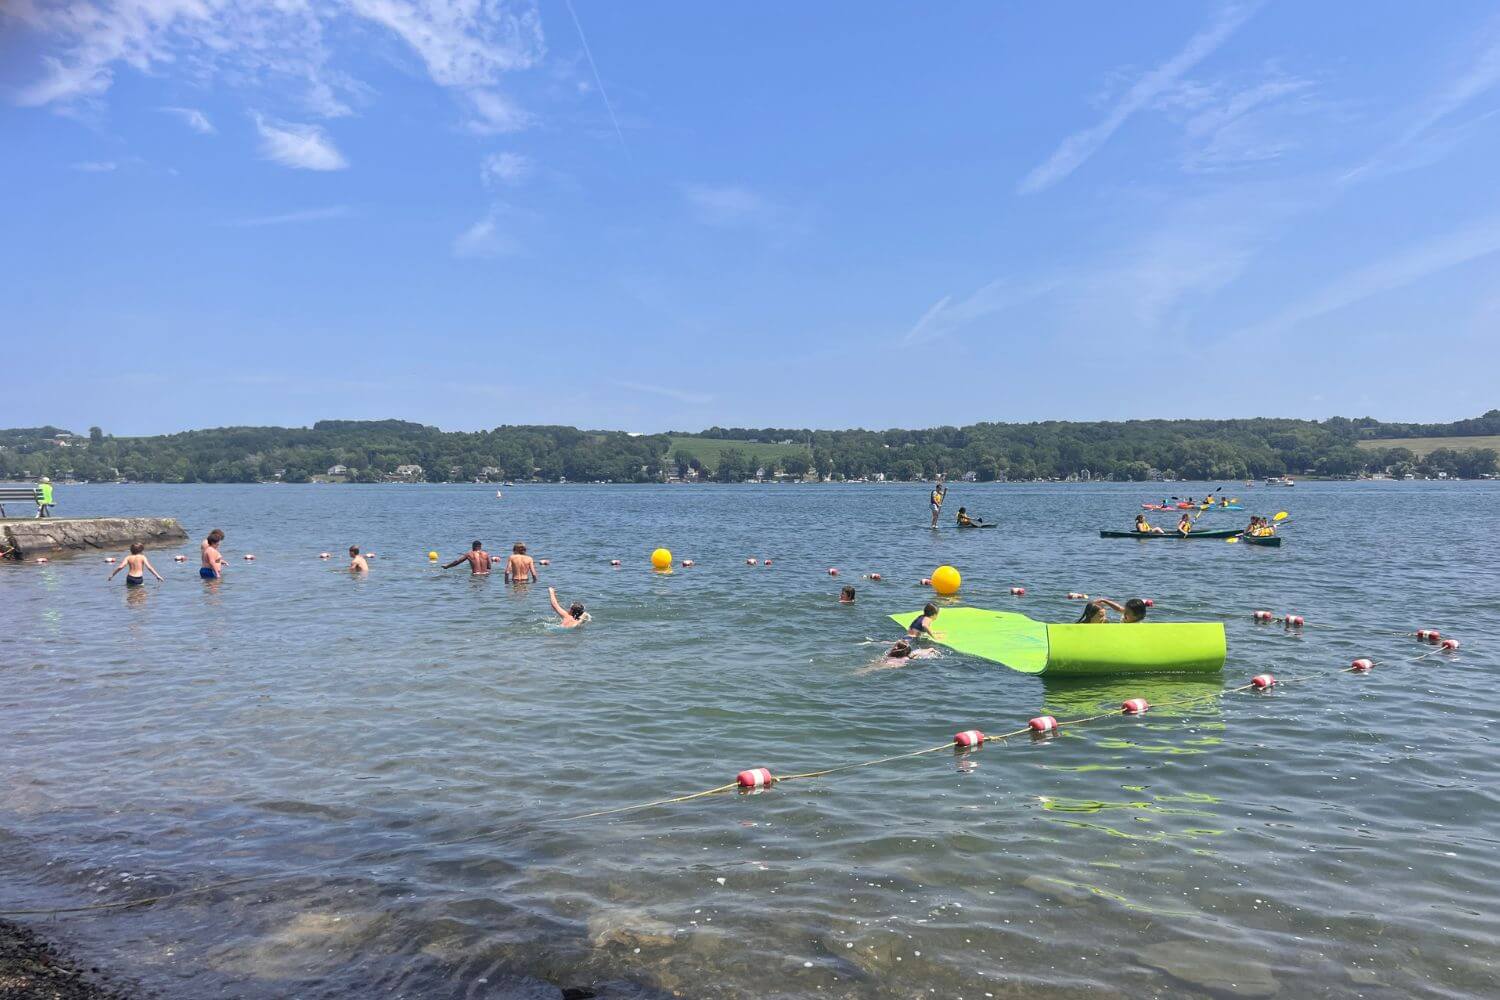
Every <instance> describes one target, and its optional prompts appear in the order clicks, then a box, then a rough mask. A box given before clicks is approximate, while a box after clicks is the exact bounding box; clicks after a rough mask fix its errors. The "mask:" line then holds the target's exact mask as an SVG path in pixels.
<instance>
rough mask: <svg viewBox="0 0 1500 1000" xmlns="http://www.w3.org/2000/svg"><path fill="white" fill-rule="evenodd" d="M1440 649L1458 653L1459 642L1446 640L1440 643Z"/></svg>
mask: <svg viewBox="0 0 1500 1000" xmlns="http://www.w3.org/2000/svg"><path fill="white" fill-rule="evenodd" d="M1438 648H1439V649H1446V650H1447V651H1448V652H1450V653H1452V652H1456V651H1457V650H1458V640H1457V639H1444V640H1443V641H1442V642H1440V643H1438Z"/></svg>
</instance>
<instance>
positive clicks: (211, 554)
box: [198, 528, 224, 580]
mask: <svg viewBox="0 0 1500 1000" xmlns="http://www.w3.org/2000/svg"><path fill="white" fill-rule="evenodd" d="M223 540H224V532H222V531H220V530H219V529H218V528H215V529H214V530H213V531H210V532H209V533H208V537H207V538H205V539H203V544H202V545H200V546H199V547H198V548H199V551H200V554H201V555H202V556H203V565H202V566H199V567H198V575H199V576H201V577H202V578H203V579H205V580H217V579H219V578H220V577H222V576H223V575H224V556H223V555H221V554H220V553H219V543H220V542H222V541H223Z"/></svg>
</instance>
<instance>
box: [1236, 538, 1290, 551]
mask: <svg viewBox="0 0 1500 1000" xmlns="http://www.w3.org/2000/svg"><path fill="white" fill-rule="evenodd" d="M1240 541H1242V542H1244V543H1245V544H1246V545H1269V546H1271V548H1273V549H1277V548H1280V547H1281V536H1280V535H1241V536H1240Z"/></svg>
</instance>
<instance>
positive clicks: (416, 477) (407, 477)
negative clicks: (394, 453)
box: [391, 465, 422, 483]
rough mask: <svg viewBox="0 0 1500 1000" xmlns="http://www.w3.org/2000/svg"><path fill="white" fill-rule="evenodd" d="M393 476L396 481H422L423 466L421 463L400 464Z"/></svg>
mask: <svg viewBox="0 0 1500 1000" xmlns="http://www.w3.org/2000/svg"><path fill="white" fill-rule="evenodd" d="M391 478H392V479H393V480H395V481H396V482H404V483H416V482H420V481H421V480H422V467H421V466H420V465H398V466H396V471H395V473H394V474H393V475H392V477H391Z"/></svg>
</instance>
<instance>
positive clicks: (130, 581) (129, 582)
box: [125, 576, 146, 587]
mask: <svg viewBox="0 0 1500 1000" xmlns="http://www.w3.org/2000/svg"><path fill="white" fill-rule="evenodd" d="M145 585H146V578H145V577H144V576H127V577H125V586H127V587H144V586H145Z"/></svg>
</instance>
